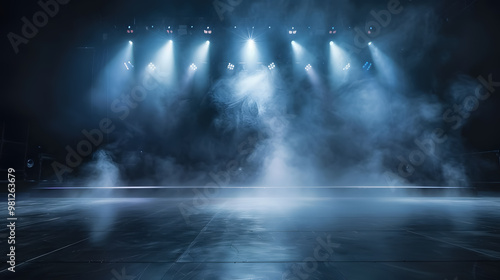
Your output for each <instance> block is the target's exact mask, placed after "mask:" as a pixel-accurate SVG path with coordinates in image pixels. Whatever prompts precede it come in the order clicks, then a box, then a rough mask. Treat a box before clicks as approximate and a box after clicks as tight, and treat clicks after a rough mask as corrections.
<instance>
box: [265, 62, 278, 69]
mask: <svg viewBox="0 0 500 280" xmlns="http://www.w3.org/2000/svg"><path fill="white" fill-rule="evenodd" d="M267 68H269V70H273V69H274V68H276V65H275V64H274V62H272V63H271V64H269V65H268V66H267Z"/></svg>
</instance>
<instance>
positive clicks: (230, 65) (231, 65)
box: [227, 63, 234, 71]
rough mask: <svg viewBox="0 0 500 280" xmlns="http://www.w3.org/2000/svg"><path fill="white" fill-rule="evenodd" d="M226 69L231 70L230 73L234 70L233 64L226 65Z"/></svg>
mask: <svg viewBox="0 0 500 280" xmlns="http://www.w3.org/2000/svg"><path fill="white" fill-rule="evenodd" d="M227 69H228V70H231V71H232V70H234V64H232V63H229V64H228V65H227Z"/></svg>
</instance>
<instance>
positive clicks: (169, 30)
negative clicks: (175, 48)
mask: <svg viewBox="0 0 500 280" xmlns="http://www.w3.org/2000/svg"><path fill="white" fill-rule="evenodd" d="M166 32H167V34H173V33H174V31H173V30H172V28H171V27H170V25H169V26H167V28H166Z"/></svg>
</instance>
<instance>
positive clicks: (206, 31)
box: [203, 26, 212, 34]
mask: <svg viewBox="0 0 500 280" xmlns="http://www.w3.org/2000/svg"><path fill="white" fill-rule="evenodd" d="M203 33H205V34H212V30H210V26H207V29H204V30H203Z"/></svg>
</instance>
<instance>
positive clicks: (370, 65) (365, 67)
mask: <svg viewBox="0 0 500 280" xmlns="http://www.w3.org/2000/svg"><path fill="white" fill-rule="evenodd" d="M370 68H372V64H371V63H370V62H368V61H367V62H365V64H364V65H363V69H364V70H366V71H368V70H370Z"/></svg>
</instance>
